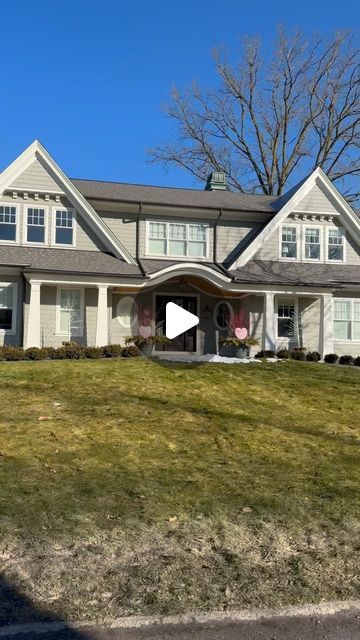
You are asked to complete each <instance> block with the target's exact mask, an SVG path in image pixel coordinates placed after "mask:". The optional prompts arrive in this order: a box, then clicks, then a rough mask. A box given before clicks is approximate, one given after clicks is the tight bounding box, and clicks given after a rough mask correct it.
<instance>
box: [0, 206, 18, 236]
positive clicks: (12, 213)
mask: <svg viewBox="0 0 360 640" xmlns="http://www.w3.org/2000/svg"><path fill="white" fill-rule="evenodd" d="M0 240H6V241H7V242H15V241H16V207H11V206H9V205H1V206H0Z"/></svg>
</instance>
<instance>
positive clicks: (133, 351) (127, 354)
mask: <svg viewBox="0 0 360 640" xmlns="http://www.w3.org/2000/svg"><path fill="white" fill-rule="evenodd" d="M139 355H140V351H139V349H138V348H137V347H135V346H131V345H130V346H129V347H124V348H123V349H122V351H121V357H122V358H136V357H137V356H139Z"/></svg>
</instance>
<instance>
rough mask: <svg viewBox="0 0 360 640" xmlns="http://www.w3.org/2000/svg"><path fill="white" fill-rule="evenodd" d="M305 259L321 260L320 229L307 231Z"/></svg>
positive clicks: (307, 229) (308, 229)
mask: <svg viewBox="0 0 360 640" xmlns="http://www.w3.org/2000/svg"><path fill="white" fill-rule="evenodd" d="M305 258H307V259H309V260H320V229H312V228H306V229H305Z"/></svg>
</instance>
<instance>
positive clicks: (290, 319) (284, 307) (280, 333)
mask: <svg viewBox="0 0 360 640" xmlns="http://www.w3.org/2000/svg"><path fill="white" fill-rule="evenodd" d="M276 306H277V313H276V326H277V337H278V338H288V339H291V338H294V337H295V315H296V301H295V300H294V299H282V298H279V299H278V300H277V305H276Z"/></svg>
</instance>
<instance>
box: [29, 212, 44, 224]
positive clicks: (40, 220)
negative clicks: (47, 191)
mask: <svg viewBox="0 0 360 640" xmlns="http://www.w3.org/2000/svg"><path fill="white" fill-rule="evenodd" d="M27 223H28V225H31V226H34V227H43V226H45V210H44V209H28V214H27Z"/></svg>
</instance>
